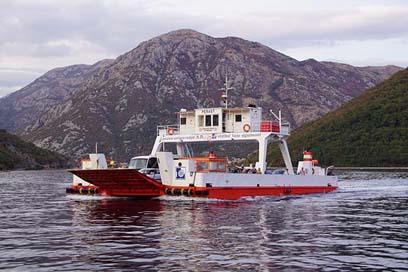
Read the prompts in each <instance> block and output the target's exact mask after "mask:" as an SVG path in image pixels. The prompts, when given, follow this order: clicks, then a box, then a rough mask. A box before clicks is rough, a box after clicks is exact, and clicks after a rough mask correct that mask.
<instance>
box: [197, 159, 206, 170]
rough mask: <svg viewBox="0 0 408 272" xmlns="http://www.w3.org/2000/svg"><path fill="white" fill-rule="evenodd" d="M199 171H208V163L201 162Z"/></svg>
mask: <svg viewBox="0 0 408 272" xmlns="http://www.w3.org/2000/svg"><path fill="white" fill-rule="evenodd" d="M197 171H198V172H200V171H208V162H206V161H200V162H198V163H197Z"/></svg>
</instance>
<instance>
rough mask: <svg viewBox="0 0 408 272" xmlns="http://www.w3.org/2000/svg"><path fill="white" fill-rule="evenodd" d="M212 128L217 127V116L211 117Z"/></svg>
mask: <svg viewBox="0 0 408 272" xmlns="http://www.w3.org/2000/svg"><path fill="white" fill-rule="evenodd" d="M213 126H214V127H217V126H218V114H215V115H213Z"/></svg>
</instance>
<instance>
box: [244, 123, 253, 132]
mask: <svg viewBox="0 0 408 272" xmlns="http://www.w3.org/2000/svg"><path fill="white" fill-rule="evenodd" d="M242 129H243V130H244V131H245V132H249V131H250V130H251V126H250V125H249V124H245V125H244V126H243V127H242Z"/></svg>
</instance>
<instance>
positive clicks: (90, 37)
mask: <svg viewBox="0 0 408 272" xmlns="http://www.w3.org/2000/svg"><path fill="white" fill-rule="evenodd" d="M407 25H408V5H407V4H406V2H404V1H399V0H388V1H387V0H371V1H368V0H359V1H353V0H343V1H341V3H340V2H339V3H333V2H332V1H323V0H314V1H300V0H297V1H295V0H287V1H284V2H283V1H278V0H259V1H239V0H235V1H231V0H226V1H216V0H207V1H198V0H197V1H187V0H128V1H126V0H117V1H113V0H104V1H102V0H70V1H51V0H36V1H30V0H3V1H1V2H0V67H4V68H8V69H17V70H21V69H32V70H36V71H40V70H41V71H46V70H49V69H52V68H54V67H58V66H66V65H71V64H77V63H88V64H90V63H94V62H96V61H98V60H101V59H104V58H114V57H116V56H118V55H120V54H123V53H124V52H126V51H128V50H131V49H132V48H134V47H136V46H137V45H138V44H139V43H140V42H142V41H144V40H147V39H150V38H152V37H154V36H156V35H159V34H162V33H166V32H169V31H172V30H176V29H180V28H191V29H196V30H198V31H201V32H204V33H206V34H209V35H211V36H216V37H225V36H239V37H242V38H245V39H249V40H253V41H258V42H261V43H264V44H265V45H268V46H270V47H272V48H274V49H278V50H280V51H284V52H296V57H298V58H307V57H315V56H316V55H311V56H307V55H306V54H309V53H313V52H317V50H319V49H322V48H323V49H327V48H337V47H338V46H339V45H342V44H345V43H347V44H353V45H354V46H357V47H358V48H359V50H357V51H359V52H364V50H362V49H361V48H362V47H364V44H365V43H367V44H370V43H373V41H374V42H375V43H376V44H377V47H376V48H377V50H382V51H381V52H378V53H377V54H379V55H381V54H382V55H386V54H385V53H384V52H385V51H387V50H392V48H393V45H392V44H391V42H392V41H394V40H398V41H400V42H403V41H407V40H408V28H407V27H406V26H407ZM377 41H378V42H377ZM378 44H383V46H382V47H383V48H382V49H381V46H380V45H378ZM343 47H344V46H343ZM399 48H400V47H399ZM302 50H303V52H304V53H303V55H302ZM326 52H330V54H334V55H330V56H327V58H336V59H345V57H344V56H342V55H340V54H339V53H336V52H335V51H333V50H332V51H330V50H327V51H326ZM342 54H347V52H345V51H343V53H342ZM404 54H405V53H401V55H402V56H401V58H402V59H406V60H407V61H408V56H406V55H404ZM319 57H320V56H319ZM370 58H371V57H370V56H367V58H366V59H370ZM390 60H392V61H394V60H395V58H394V57H392V58H390ZM386 61H387V59H386V58H384V62H386ZM11 78H13V77H11ZM26 78H27V79H28V78H29V77H26ZM10 80H11V79H9V81H10ZM19 82H21V81H19ZM26 83H28V82H26ZM10 84H12V83H10ZM12 85H15V86H18V85H20V84H17V83H16V84H12Z"/></svg>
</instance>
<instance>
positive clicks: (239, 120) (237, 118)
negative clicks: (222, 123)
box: [235, 114, 242, 122]
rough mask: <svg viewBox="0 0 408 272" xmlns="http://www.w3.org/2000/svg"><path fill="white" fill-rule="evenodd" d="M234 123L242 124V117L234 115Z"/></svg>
mask: <svg viewBox="0 0 408 272" xmlns="http://www.w3.org/2000/svg"><path fill="white" fill-rule="evenodd" d="M235 122H242V115H241V114H236V115H235Z"/></svg>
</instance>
